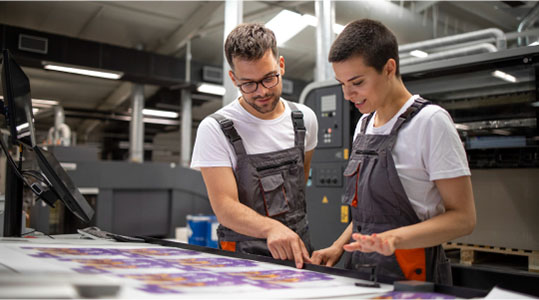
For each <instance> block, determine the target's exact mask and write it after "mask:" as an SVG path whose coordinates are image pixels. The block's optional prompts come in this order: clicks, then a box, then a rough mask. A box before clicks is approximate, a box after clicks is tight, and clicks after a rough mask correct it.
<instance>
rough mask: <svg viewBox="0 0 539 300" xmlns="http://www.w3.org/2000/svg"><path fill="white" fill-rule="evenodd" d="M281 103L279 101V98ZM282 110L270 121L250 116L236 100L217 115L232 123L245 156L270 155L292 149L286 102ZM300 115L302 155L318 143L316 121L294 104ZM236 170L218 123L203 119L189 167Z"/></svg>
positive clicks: (290, 126)
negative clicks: (302, 123)
mask: <svg viewBox="0 0 539 300" xmlns="http://www.w3.org/2000/svg"><path fill="white" fill-rule="evenodd" d="M281 101H283V99H282V98H281ZM283 102H284V104H285V111H284V113H283V114H281V115H280V116H279V117H277V118H275V119H273V120H263V119H260V118H257V117H255V116H253V115H252V114H251V113H249V112H248V111H247V110H245V108H243V107H242V106H241V104H240V102H239V101H238V100H237V99H236V100H235V101H233V102H232V103H230V104H228V105H227V106H225V107H223V108H221V109H219V110H218V111H217V113H219V114H221V115H222V116H224V117H226V118H228V119H230V120H232V122H234V128H236V131H237V132H238V134H239V135H240V137H241V138H242V142H243V145H244V147H245V151H246V152H247V154H259V153H266V152H273V151H278V150H283V149H288V148H292V147H294V125H293V123H292V117H291V112H292V111H291V109H290V107H289V105H288V102H287V101H283ZM294 104H295V105H296V106H297V108H298V109H299V110H300V111H301V112H303V121H304V124H305V130H306V132H305V152H307V151H310V150H313V149H314V148H315V147H316V144H317V142H318V121H317V120H316V115H315V113H314V112H313V111H312V109H310V108H309V107H307V106H305V105H303V104H299V103H294ZM204 167H232V168H233V169H234V168H235V167H236V153H235V152H234V148H232V145H231V144H230V142H229V141H228V139H227V138H226V137H225V135H224V133H223V131H222V130H221V127H220V126H219V123H217V121H216V120H215V119H213V118H210V117H206V118H204V120H202V122H201V123H200V125H199V126H198V129H197V136H196V139H195V145H194V148H193V156H192V159H191V168H193V169H196V170H200V168H204Z"/></svg>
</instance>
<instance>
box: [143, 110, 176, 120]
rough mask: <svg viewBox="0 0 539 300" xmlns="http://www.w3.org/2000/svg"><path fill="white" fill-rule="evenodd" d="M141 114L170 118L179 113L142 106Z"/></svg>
mask: <svg viewBox="0 0 539 300" xmlns="http://www.w3.org/2000/svg"><path fill="white" fill-rule="evenodd" d="M142 114H144V115H146V116H153V117H161V118H170V119H175V118H177V117H178V116H179V114H178V113H177V112H175V111H166V110H158V109H148V108H144V109H143V110H142Z"/></svg>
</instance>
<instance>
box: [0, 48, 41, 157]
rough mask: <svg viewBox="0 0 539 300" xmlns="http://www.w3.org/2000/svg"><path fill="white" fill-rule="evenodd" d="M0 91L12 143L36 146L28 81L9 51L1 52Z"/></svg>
mask: <svg viewBox="0 0 539 300" xmlns="http://www.w3.org/2000/svg"><path fill="white" fill-rule="evenodd" d="M0 77H2V90H3V95H4V96H3V98H4V110H5V112H6V120H7V124H8V127H9V130H10V132H11V137H12V141H13V143H15V144H17V142H21V143H23V144H26V145H28V146H30V147H33V146H35V145H36V138H35V134H34V123H33V119H34V116H33V113H32V97H31V96H30V81H29V80H28V77H26V74H24V72H23V70H22V69H21V67H20V66H19V65H18V64H17V63H16V62H15V60H13V58H12V57H11V54H10V53H9V50H3V51H2V73H1V75H0Z"/></svg>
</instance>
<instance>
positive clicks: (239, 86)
mask: <svg viewBox="0 0 539 300" xmlns="http://www.w3.org/2000/svg"><path fill="white" fill-rule="evenodd" d="M234 76H236V75H235V74H234ZM280 76H281V73H277V74H272V75H268V76H266V77H264V78H262V79H261V80H258V81H254V80H253V81H248V82H244V83H242V84H238V85H236V86H237V87H238V88H239V89H240V91H242V93H244V94H252V93H254V92H256V91H257V90H258V85H259V84H261V85H262V86H263V87H265V88H267V89H271V88H274V87H276V86H277V85H278V84H279V82H280V80H279V77H280ZM271 77H277V82H276V83H275V85H273V86H270V87H267V86H266V85H265V84H264V80H266V79H268V78H271ZM252 83H254V84H256V87H255V89H254V90H253V91H252V92H246V91H244V90H243V88H242V86H244V85H246V84H252Z"/></svg>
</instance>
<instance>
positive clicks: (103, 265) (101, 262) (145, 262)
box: [59, 258, 178, 274]
mask: <svg viewBox="0 0 539 300" xmlns="http://www.w3.org/2000/svg"><path fill="white" fill-rule="evenodd" d="M59 260H60V261H69V262H76V263H79V264H81V265H82V267H81V268H75V269H74V270H75V271H77V272H80V273H86V274H94V273H110V270H118V269H124V270H125V269H133V270H134V269H150V268H151V269H153V268H159V269H164V268H176V269H178V267H177V266H176V265H174V264H172V263H169V262H166V261H163V260H157V259H151V258H131V259H69V258H62V259H59Z"/></svg>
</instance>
